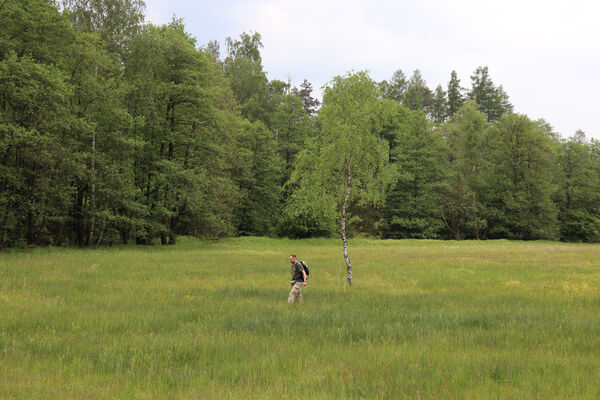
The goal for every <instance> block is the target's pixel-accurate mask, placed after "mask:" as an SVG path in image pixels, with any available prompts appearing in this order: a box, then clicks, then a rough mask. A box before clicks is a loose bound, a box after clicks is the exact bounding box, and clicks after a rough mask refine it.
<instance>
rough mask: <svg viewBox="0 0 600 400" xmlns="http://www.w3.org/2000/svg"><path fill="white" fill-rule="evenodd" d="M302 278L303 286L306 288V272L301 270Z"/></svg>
mask: <svg viewBox="0 0 600 400" xmlns="http://www.w3.org/2000/svg"><path fill="white" fill-rule="evenodd" d="M302 276H303V277H304V286H306V282H307V281H308V277H307V276H306V271H305V270H304V268H302Z"/></svg>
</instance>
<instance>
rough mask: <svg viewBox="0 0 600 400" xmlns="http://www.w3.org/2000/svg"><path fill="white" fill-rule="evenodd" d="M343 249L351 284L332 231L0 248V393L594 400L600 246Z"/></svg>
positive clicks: (433, 244)
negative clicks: (293, 295) (296, 279)
mask: <svg viewBox="0 0 600 400" xmlns="http://www.w3.org/2000/svg"><path fill="white" fill-rule="evenodd" d="M290 253H296V254H297V255H298V256H299V258H300V259H303V260H306V261H307V263H308V265H309V267H310V269H311V275H310V279H309V285H308V286H307V287H306V288H305V289H304V298H305V302H304V303H303V304H301V305H288V304H287V293H288V291H289V263H288V262H287V256H288V255H289V254H290ZM350 256H351V257H352V262H353V266H354V279H355V285H354V286H352V287H348V286H347V285H346V283H345V266H344V262H343V258H342V256H341V249H340V245H339V243H338V241H336V240H329V239H311V240H301V241H294V240H285V239H278V240H276V239H263V238H237V239H230V240H224V241H218V242H213V243H203V242H199V241H195V240H186V241H183V243H181V244H178V245H176V246H173V247H158V246H157V247H117V248H99V249H93V250H91V249H85V250H84V249H54V248H49V249H36V250H31V251H26V252H10V253H3V254H0V398H22V399H48V398H56V399H66V398H85V399H100V398H126V399H129V398H132V399H154V398H174V399H236V398H239V399H280V398H288V397H290V398H306V399H358V398H364V399H392V398H394V399H396V398H407V399H409V398H410V399H412V398H419V399H439V398H444V399H463V398H473V399H485V398H503V399H505V398H514V399H524V398H539V399H549V398H561V399H562V398H589V399H596V398H600V316H599V309H600V261H598V260H600V246H598V245H583V244H562V243H550V242H508V241H488V242H440V241H413V240H406V241H377V240H367V239H357V240H354V241H351V243H350Z"/></svg>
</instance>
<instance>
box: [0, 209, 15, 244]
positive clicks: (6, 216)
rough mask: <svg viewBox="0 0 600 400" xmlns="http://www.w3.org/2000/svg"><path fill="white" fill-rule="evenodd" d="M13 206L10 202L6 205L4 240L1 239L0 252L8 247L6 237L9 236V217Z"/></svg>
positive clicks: (3, 224) (3, 223) (3, 227)
mask: <svg viewBox="0 0 600 400" xmlns="http://www.w3.org/2000/svg"><path fill="white" fill-rule="evenodd" d="M11 205H12V204H11V202H10V200H9V201H8V204H7V205H6V211H5V213H4V220H3V221H2V238H1V239H0V250H3V249H4V247H6V237H7V234H8V216H9V214H10V212H11V211H12V210H11V209H12V207H11Z"/></svg>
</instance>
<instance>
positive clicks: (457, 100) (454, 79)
mask: <svg viewBox="0 0 600 400" xmlns="http://www.w3.org/2000/svg"><path fill="white" fill-rule="evenodd" d="M462 91H463V88H462V87H461V86H460V79H458V75H457V74H456V71H452V73H451V74H450V81H449V82H448V110H447V114H448V117H450V118H452V117H453V116H454V113H456V112H457V111H458V109H459V108H460V107H461V106H462V105H463V103H464V96H463V94H462Z"/></svg>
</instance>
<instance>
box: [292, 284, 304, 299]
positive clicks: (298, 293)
mask: <svg viewBox="0 0 600 400" xmlns="http://www.w3.org/2000/svg"><path fill="white" fill-rule="evenodd" d="M294 289H295V292H294V297H295V300H296V302H298V303H302V282H296V284H295V285H294Z"/></svg>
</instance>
